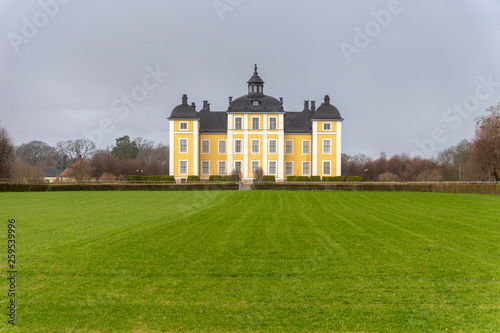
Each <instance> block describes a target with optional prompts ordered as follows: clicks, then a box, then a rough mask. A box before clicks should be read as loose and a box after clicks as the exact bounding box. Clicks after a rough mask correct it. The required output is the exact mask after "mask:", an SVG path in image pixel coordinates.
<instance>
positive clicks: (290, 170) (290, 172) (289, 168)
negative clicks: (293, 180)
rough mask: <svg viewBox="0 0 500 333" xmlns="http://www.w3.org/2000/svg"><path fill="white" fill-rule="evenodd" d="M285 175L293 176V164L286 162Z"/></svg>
mask: <svg viewBox="0 0 500 333" xmlns="http://www.w3.org/2000/svg"><path fill="white" fill-rule="evenodd" d="M285 175H287V176H291V175H293V162H285Z"/></svg>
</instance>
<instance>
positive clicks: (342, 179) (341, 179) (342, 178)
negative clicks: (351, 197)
mask: <svg viewBox="0 0 500 333" xmlns="http://www.w3.org/2000/svg"><path fill="white" fill-rule="evenodd" d="M323 181H324V182H345V176H335V177H323Z"/></svg>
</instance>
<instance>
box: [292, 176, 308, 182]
mask: <svg viewBox="0 0 500 333" xmlns="http://www.w3.org/2000/svg"><path fill="white" fill-rule="evenodd" d="M295 181H297V182H308V181H309V177H307V176H297V179H296V180H295Z"/></svg>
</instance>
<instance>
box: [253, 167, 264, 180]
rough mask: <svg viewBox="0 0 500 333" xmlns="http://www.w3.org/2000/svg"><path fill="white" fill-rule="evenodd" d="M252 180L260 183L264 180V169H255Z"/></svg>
mask: <svg viewBox="0 0 500 333" xmlns="http://www.w3.org/2000/svg"><path fill="white" fill-rule="evenodd" d="M253 178H254V179H255V181H258V182H260V181H262V179H264V169H262V168H261V167H258V168H257V169H255V171H254V174H253Z"/></svg>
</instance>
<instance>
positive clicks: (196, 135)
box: [193, 120, 200, 176]
mask: <svg viewBox="0 0 500 333" xmlns="http://www.w3.org/2000/svg"><path fill="white" fill-rule="evenodd" d="M193 126H194V128H193V129H194V130H195V131H194V134H193V175H194V176H199V170H198V168H199V165H198V163H199V162H198V161H199V150H200V147H199V145H200V121H199V120H197V121H195V122H193Z"/></svg>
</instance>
